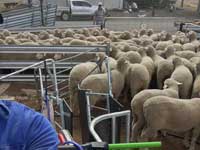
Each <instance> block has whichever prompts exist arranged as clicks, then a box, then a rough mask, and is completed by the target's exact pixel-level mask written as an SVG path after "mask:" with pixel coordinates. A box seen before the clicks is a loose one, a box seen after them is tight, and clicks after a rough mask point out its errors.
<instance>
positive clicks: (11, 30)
mask: <svg viewBox="0 0 200 150" xmlns="http://www.w3.org/2000/svg"><path fill="white" fill-rule="evenodd" d="M81 28H100V26H98V25H74V26H66V25H65V26H60V27H59V26H56V27H34V28H16V27H15V28H10V29H9V31H10V32H12V33H18V32H25V31H28V32H31V33H38V32H41V31H44V30H54V29H81ZM2 30H3V29H0V31H2Z"/></svg>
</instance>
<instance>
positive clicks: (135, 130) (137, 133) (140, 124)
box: [132, 119, 144, 142]
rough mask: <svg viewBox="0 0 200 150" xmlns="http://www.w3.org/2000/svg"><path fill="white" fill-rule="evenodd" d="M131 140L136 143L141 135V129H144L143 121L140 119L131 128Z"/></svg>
mask: <svg viewBox="0 0 200 150" xmlns="http://www.w3.org/2000/svg"><path fill="white" fill-rule="evenodd" d="M132 127H133V128H132V140H133V141H134V142H137V141H138V138H139V136H140V135H141V132H142V128H143V127H144V121H143V120H142V119H139V120H137V121H136V122H135V124H133V126H132Z"/></svg>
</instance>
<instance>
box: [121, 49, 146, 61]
mask: <svg viewBox="0 0 200 150" xmlns="http://www.w3.org/2000/svg"><path fill="white" fill-rule="evenodd" d="M121 57H124V58H127V60H128V61H129V62H130V63H131V64H134V63H140V62H141V61H142V57H141V56H140V54H139V53H138V52H134V51H129V52H126V53H122V54H121V55H120V56H119V58H121Z"/></svg>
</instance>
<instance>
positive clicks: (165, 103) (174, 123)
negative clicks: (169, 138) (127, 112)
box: [142, 96, 200, 150]
mask: <svg viewBox="0 0 200 150" xmlns="http://www.w3.org/2000/svg"><path fill="white" fill-rule="evenodd" d="M143 111H144V117H145V121H146V125H147V126H146V128H145V129H144V130H143V131H142V138H143V139H144V140H145V141H146V140H147V139H148V138H152V137H157V134H158V131H161V133H162V132H166V131H172V132H176V133H177V132H179V133H180V132H181V133H186V135H188V133H190V132H191V131H192V138H191V143H190V147H189V150H195V144H196V142H197V138H198V137H199V135H200V127H199V125H200V120H199V118H200V115H199V114H200V99H199V98H193V99H185V100H182V99H177V98H171V97H170V98H169V97H167V96H156V97H152V98H150V99H148V100H147V101H146V102H145V103H144V105H143ZM183 116H184V117H183ZM187 138H188V137H186V136H185V140H186V139H187ZM185 142H186V141H185ZM187 142H189V141H187Z"/></svg>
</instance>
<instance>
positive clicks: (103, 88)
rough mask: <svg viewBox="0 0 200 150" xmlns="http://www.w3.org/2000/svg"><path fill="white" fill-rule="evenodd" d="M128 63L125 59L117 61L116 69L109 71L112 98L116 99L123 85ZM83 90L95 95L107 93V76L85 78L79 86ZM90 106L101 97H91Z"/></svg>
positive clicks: (94, 75) (98, 75)
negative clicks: (88, 90) (95, 93)
mask: <svg viewBox="0 0 200 150" xmlns="http://www.w3.org/2000/svg"><path fill="white" fill-rule="evenodd" d="M128 66H129V63H128V61H127V60H126V59H125V58H120V59H118V60H117V68H116V69H114V70H112V71H111V79H112V93H113V96H114V98H116V99H117V98H118V97H119V95H120V93H121V91H122V89H123V88H124V83H125V74H126V71H127V69H128ZM80 87H81V88H83V89H90V90H92V91H93V92H97V93H107V92H108V90H109V89H108V88H109V87H108V76H107V73H104V74H93V75H90V76H88V77H86V78H85V79H84V80H83V81H82V82H81V85H80ZM91 99H92V101H91V104H92V105H94V104H95V103H96V102H98V101H99V100H101V96H91Z"/></svg>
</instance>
